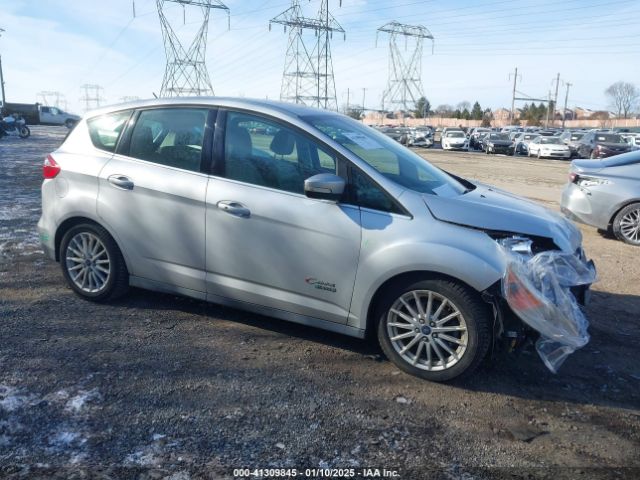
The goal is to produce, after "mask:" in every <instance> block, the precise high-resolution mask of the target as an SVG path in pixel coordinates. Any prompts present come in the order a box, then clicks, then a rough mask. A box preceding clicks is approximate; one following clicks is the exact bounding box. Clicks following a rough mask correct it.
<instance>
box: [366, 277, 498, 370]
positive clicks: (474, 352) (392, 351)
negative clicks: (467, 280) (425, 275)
mask: <svg viewBox="0 0 640 480" xmlns="http://www.w3.org/2000/svg"><path fill="white" fill-rule="evenodd" d="M393 297H394V298H393V299H391V300H390V301H388V302H387V303H386V304H385V310H384V311H383V312H382V313H381V317H380V320H379V324H378V338H379V340H380V344H381V346H382V349H383V350H384V352H385V354H386V355H387V356H388V357H389V359H390V360H391V361H393V362H394V363H395V364H396V365H397V366H398V367H399V368H401V369H402V370H404V371H405V372H407V373H410V374H412V375H416V376H419V377H422V378H425V379H427V380H433V381H445V380H450V379H452V378H455V377H457V376H459V375H461V374H463V373H465V374H468V373H470V372H472V371H473V370H474V369H475V368H476V367H477V366H478V365H479V363H480V362H481V361H482V359H483V358H484V357H485V355H486V353H487V350H488V346H489V342H490V337H491V335H490V329H489V325H490V321H489V317H488V314H487V309H486V306H485V305H484V304H483V303H482V301H481V300H480V299H479V298H478V296H477V294H475V292H472V291H470V290H469V289H468V288H467V287H464V286H462V285H460V284H457V283H453V282H448V281H444V280H427V281H424V282H419V283H417V284H414V285H411V286H408V287H407V288H404V289H400V291H396V292H395V293H394V294H393Z"/></svg>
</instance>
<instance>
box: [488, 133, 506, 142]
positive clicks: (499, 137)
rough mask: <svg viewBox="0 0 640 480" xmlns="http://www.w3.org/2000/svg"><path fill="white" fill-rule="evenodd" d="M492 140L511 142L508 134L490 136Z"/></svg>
mask: <svg viewBox="0 0 640 480" xmlns="http://www.w3.org/2000/svg"><path fill="white" fill-rule="evenodd" d="M489 139H490V140H509V134H508V133H492V134H491V135H490V136H489Z"/></svg>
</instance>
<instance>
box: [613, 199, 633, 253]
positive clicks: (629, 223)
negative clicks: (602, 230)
mask: <svg viewBox="0 0 640 480" xmlns="http://www.w3.org/2000/svg"><path fill="white" fill-rule="evenodd" d="M612 229H613V234H614V235H615V237H616V238H617V239H618V240H622V241H623V242H625V243H628V244H629V245H635V246H640V202H636V203H632V204H630V205H627V206H626V207H624V208H623V209H622V210H620V211H619V212H618V214H617V215H616V216H615V217H614V218H613V222H612Z"/></svg>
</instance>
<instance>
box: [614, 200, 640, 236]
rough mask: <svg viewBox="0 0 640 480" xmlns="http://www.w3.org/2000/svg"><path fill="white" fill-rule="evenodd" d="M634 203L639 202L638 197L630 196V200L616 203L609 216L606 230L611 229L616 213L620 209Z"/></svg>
mask: <svg viewBox="0 0 640 480" xmlns="http://www.w3.org/2000/svg"><path fill="white" fill-rule="evenodd" d="M634 203H640V198H632V199H631V200H625V201H624V202H623V203H620V204H618V205H616V207H615V208H614V210H613V213H612V214H611V215H610V216H609V226H608V230H609V231H611V229H612V228H613V221H614V220H615V218H616V217H617V216H618V214H619V213H620V212H621V211H622V209H623V208H626V207H628V206H629V205H633V204H634Z"/></svg>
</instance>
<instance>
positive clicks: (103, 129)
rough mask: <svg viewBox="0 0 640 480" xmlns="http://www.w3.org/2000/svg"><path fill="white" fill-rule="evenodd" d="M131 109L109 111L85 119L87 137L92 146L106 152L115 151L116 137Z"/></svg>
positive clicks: (120, 131)
mask: <svg viewBox="0 0 640 480" xmlns="http://www.w3.org/2000/svg"><path fill="white" fill-rule="evenodd" d="M129 117H131V110H127V111H124V112H117V113H110V114H107V115H101V116H99V117H94V118H90V119H89V120H87V127H88V128H89V137H91V142H92V143H93V146H94V147H96V148H99V149H100V150H106V151H107V152H115V150H116V145H117V144H118V139H119V138H120V135H121V134H122V131H123V130H124V127H125V125H126V124H127V120H129Z"/></svg>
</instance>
